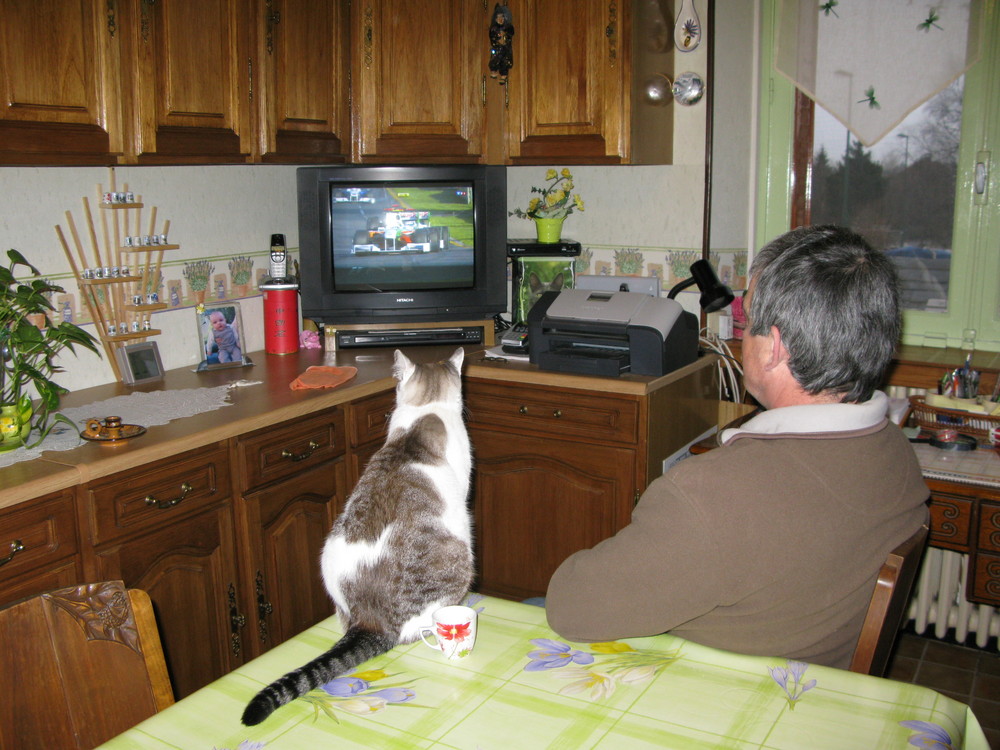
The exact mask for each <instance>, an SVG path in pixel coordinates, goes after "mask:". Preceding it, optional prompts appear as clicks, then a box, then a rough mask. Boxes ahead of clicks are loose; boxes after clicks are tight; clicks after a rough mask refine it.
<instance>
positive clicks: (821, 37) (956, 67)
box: [775, 0, 984, 146]
mask: <svg viewBox="0 0 1000 750" xmlns="http://www.w3.org/2000/svg"><path fill="white" fill-rule="evenodd" d="M983 2H984V0H937V2H926V1H924V0H825V1H824V0H781V10H780V16H779V27H778V46H777V53H776V55H775V67H776V68H777V70H778V72H780V73H782V74H783V75H785V76H787V77H788V78H789V79H791V81H792V82H793V83H794V84H795V85H796V86H797V87H798V88H799V89H800V90H802V91H803V92H804V93H805V94H806V95H807V96H809V97H810V98H812V99H813V100H815V101H816V102H817V103H818V104H820V105H822V106H823V107H824V108H825V109H826V110H827V111H829V112H830V114H832V115H833V116H834V117H836V118H837V119H838V120H840V122H842V123H843V124H844V125H845V126H846V127H847V128H848V129H849V130H850V131H851V132H852V133H853V134H854V135H855V136H856V137H857V139H858V140H859V141H861V142H862V143H863V144H864V145H866V146H871V145H872V144H874V143H876V142H877V141H878V140H880V139H881V138H882V137H883V136H885V135H886V134H888V133H889V132H890V131H891V130H892V129H893V128H894V127H896V125H898V124H899V123H900V122H902V120H903V119H904V118H905V117H906V116H907V115H908V114H909V113H910V112H912V111H913V110H914V109H916V108H917V107H919V106H920V105H921V104H923V103H924V102H925V101H927V100H928V99H930V98H931V97H932V96H934V95H935V94H936V93H938V92H939V91H941V89H943V88H945V87H946V86H947V85H948V84H950V83H951V82H952V81H954V80H955V79H956V78H958V77H959V76H960V75H962V73H964V72H965V70H966V69H967V68H968V67H969V66H970V65H972V64H973V63H975V62H976V60H977V59H979V51H980V50H979V48H980V38H981V32H982V18H983Z"/></svg>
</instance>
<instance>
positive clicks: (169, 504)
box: [146, 482, 194, 509]
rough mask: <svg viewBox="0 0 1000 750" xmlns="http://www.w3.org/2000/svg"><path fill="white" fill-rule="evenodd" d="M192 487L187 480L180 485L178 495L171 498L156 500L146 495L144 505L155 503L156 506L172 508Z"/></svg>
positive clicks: (178, 503)
mask: <svg viewBox="0 0 1000 750" xmlns="http://www.w3.org/2000/svg"><path fill="white" fill-rule="evenodd" d="M193 489H194V487H192V486H191V485H190V484H188V483H187V482H184V484H182V485H181V494H180V496H179V497H175V498H172V499H171V500H157V499H156V498H155V497H153V496H152V495H146V505H150V506H152V505H155V506H156V507H157V508H161V509H162V508H173V507H174V506H175V505H180V503H181V501H182V500H183V499H184V498H186V497H187V496H188V493H189V492H190V491H191V490H193Z"/></svg>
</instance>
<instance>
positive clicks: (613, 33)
mask: <svg viewBox="0 0 1000 750" xmlns="http://www.w3.org/2000/svg"><path fill="white" fill-rule="evenodd" d="M604 36H606V37H607V38H608V63H609V64H610V65H611V67H612V68H613V67H615V63H616V62H618V3H617V2H615V0H611V2H609V3H608V25H607V26H606V27H605V29H604Z"/></svg>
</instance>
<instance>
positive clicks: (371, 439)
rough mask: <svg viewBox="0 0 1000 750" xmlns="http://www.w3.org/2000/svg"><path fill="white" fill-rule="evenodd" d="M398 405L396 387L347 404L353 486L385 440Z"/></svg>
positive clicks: (349, 484) (350, 482)
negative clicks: (390, 420)
mask: <svg viewBox="0 0 1000 750" xmlns="http://www.w3.org/2000/svg"><path fill="white" fill-rule="evenodd" d="M395 407H396V391H395V389H393V390H391V391H385V392H384V393H376V394H375V395H374V396H369V397H368V398H363V399H359V400H358V401H355V402H354V403H352V404H351V405H350V406H349V407H348V412H347V413H348V433H349V440H350V446H351V450H350V454H349V458H348V473H347V479H348V486H349V487H351V488H353V487H354V485H356V484H357V483H358V479H359V478H360V477H361V472H363V471H364V470H365V466H367V465H368V460H369V459H370V458H371V457H372V456H373V455H374V454H375V452H376V451H377V450H378V449H379V448H381V447H382V444H383V443H385V437H386V434H387V433H388V427H389V417H390V416H391V415H392V410H393V409H394V408H395Z"/></svg>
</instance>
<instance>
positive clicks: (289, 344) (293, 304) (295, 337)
mask: <svg viewBox="0 0 1000 750" xmlns="http://www.w3.org/2000/svg"><path fill="white" fill-rule="evenodd" d="M260 290H261V292H263V294H264V351H266V352H267V353H268V354H292V353H294V352H297V351H298V350H299V286H298V284H283V283H280V282H279V283H273V282H272V283H266V284H261V285H260Z"/></svg>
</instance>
